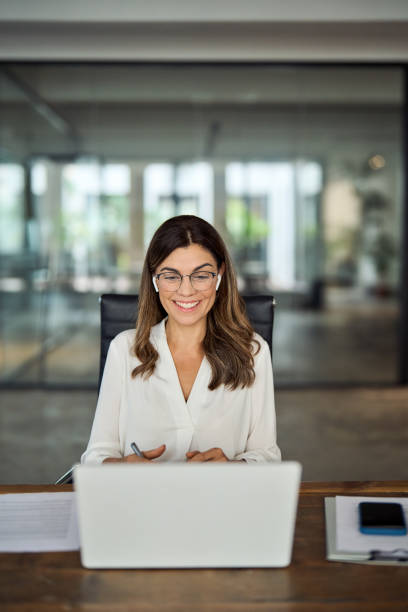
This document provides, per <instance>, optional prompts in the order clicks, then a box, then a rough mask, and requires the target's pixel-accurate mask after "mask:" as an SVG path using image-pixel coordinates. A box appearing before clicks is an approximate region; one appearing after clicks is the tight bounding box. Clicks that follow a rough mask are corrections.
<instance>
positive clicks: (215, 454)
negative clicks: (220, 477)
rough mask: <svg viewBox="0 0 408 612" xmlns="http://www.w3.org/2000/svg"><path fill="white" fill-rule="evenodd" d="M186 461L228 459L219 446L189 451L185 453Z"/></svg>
mask: <svg viewBox="0 0 408 612" xmlns="http://www.w3.org/2000/svg"><path fill="white" fill-rule="evenodd" d="M186 457H187V461H228V458H227V457H226V455H225V454H224V451H223V450H222V449H221V448H210V449H209V450H207V451H204V452H202V453H200V452H199V451H190V452H188V453H186Z"/></svg>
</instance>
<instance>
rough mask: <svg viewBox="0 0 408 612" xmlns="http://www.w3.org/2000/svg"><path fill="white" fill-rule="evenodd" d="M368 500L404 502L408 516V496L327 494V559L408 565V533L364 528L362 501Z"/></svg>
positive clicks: (404, 508) (403, 505)
mask: <svg viewBox="0 0 408 612" xmlns="http://www.w3.org/2000/svg"><path fill="white" fill-rule="evenodd" d="M367 501H369V502H370V501H373V502H378V501H387V502H397V503H400V504H402V507H403V510H404V513H405V517H407V516H408V498H406V497H387V498H379V497H350V496H341V495H338V496H336V497H326V498H325V515H326V548H327V559H328V560H329V561H350V562H354V563H370V564H386V565H389V564H392V565H395V564H397V565H406V566H407V567H408V535H402V536H396V535H366V534H362V533H361V532H360V530H359V514H358V505H359V503H360V502H367ZM407 522H408V521H407Z"/></svg>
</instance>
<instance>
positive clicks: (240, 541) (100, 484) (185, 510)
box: [74, 462, 301, 568]
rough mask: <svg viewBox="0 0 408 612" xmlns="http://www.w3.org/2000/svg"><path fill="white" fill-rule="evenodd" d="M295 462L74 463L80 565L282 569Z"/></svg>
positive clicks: (292, 515)
mask: <svg viewBox="0 0 408 612" xmlns="http://www.w3.org/2000/svg"><path fill="white" fill-rule="evenodd" d="M300 475H301V466H300V464H299V463H296V462H282V463H265V464H246V465H244V464H241V463H225V464H220V463H200V464H189V463H166V464H163V463H160V464H159V463H156V464H154V465H148V464H143V465H135V464H133V465H132V464H122V463H120V464H108V465H106V464H105V465H99V466H91V465H79V466H76V468H75V470H74V486H75V490H76V493H77V494H76V498H77V507H78V519H79V531H80V541H81V560H82V564H83V565H84V566H85V567H89V568H92V567H100V568H103V567H111V568H113V567H122V568H130V567H140V568H142V567H143V568H148V567H162V568H165V567H166V568H169V567H186V568H188V567H284V566H287V565H289V563H290V560H291V555H292V544H293V536H294V527H295V520H296V510H297V500H298V491H299V484H300Z"/></svg>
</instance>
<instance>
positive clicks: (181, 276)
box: [152, 270, 221, 293]
mask: <svg viewBox="0 0 408 612" xmlns="http://www.w3.org/2000/svg"><path fill="white" fill-rule="evenodd" d="M174 272H175V273H176V274H178V276H179V277H180V284H179V286H178V287H177V289H174V290H173V291H178V290H179V289H180V287H181V285H182V282H183V278H184V277H185V276H188V278H189V279H190V285H191V286H192V287H193V289H195V287H194V285H193V282H192V280H191V277H192V276H193V274H199V270H196V271H195V272H192V273H191V274H180V272H178V271H177V270H174ZM205 272H207V273H208V274H211V275H212V280H214V278H215V277H216V276H217V284H216V286H215V290H216V291H218V287H219V286H220V282H221V274H216V273H215V272H211V271H210V270H205ZM162 274H166V272H160V273H159V274H154V275H153V276H152V282H153V286H154V288H155V291H156V293H159V286H158V284H157V281H159V282H160V276H162Z"/></svg>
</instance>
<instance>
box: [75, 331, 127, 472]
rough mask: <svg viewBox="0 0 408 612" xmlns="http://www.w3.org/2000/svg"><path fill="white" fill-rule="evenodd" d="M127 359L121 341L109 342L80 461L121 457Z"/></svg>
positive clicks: (96, 460)
mask: <svg viewBox="0 0 408 612" xmlns="http://www.w3.org/2000/svg"><path fill="white" fill-rule="evenodd" d="M123 370H124V360H123V358H122V359H121V356H120V347H118V342H117V341H116V340H113V341H112V342H111V343H110V346H109V350H108V355H107V358H106V364H105V369H104V372H103V377H102V383H101V389H100V392H99V398H98V403H97V406H96V411H95V417H94V421H93V425H92V430H91V436H90V438H89V442H88V447H87V449H86V451H85V452H84V454H83V455H82V457H81V463H91V464H92V463H102V462H103V460H104V459H106V458H107V457H116V458H120V457H121V456H122V453H121V450H120V439H119V413H120V404H121V393H122V388H123Z"/></svg>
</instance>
